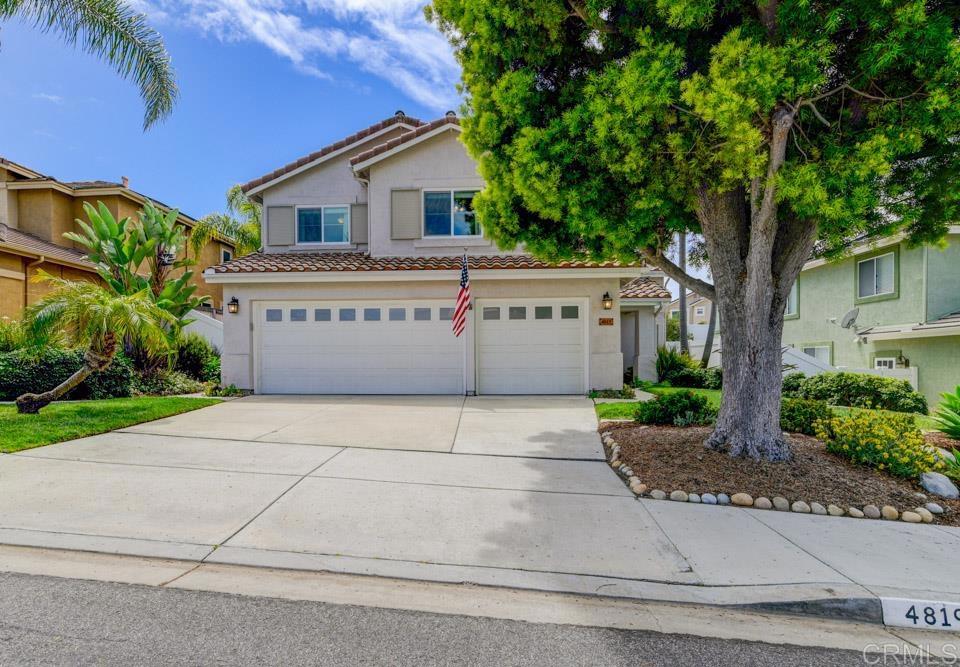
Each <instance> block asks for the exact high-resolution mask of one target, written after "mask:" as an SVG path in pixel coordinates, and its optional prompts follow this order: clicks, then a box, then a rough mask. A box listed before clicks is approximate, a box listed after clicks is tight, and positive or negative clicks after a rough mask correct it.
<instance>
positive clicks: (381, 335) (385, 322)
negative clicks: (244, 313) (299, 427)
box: [251, 299, 466, 395]
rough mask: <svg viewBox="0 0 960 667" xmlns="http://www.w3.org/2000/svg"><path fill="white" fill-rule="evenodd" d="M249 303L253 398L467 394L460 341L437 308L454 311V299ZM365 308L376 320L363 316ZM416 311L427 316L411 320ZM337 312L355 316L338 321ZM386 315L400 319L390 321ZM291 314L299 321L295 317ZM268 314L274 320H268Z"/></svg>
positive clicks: (462, 341)
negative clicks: (266, 395) (272, 395)
mask: <svg viewBox="0 0 960 667" xmlns="http://www.w3.org/2000/svg"><path fill="white" fill-rule="evenodd" d="M252 306H253V307H252V309H251V313H252V314H253V350H254V360H253V371H254V390H255V391H256V392H257V393H287V394H291V393H293V394H296V393H303V394H459V395H463V394H464V393H465V379H466V372H465V359H464V358H465V349H466V347H465V341H464V339H463V338H462V337H461V338H459V339H458V338H455V337H454V335H453V333H452V332H451V321H450V320H448V319H441V318H440V309H450V311H452V310H453V306H454V302H453V300H452V299H349V300H343V299H337V300H331V299H318V300H313V299H311V300H264V301H256V302H254V303H253V304H252ZM368 309H369V310H370V311H371V313H370V314H371V316H373V315H377V319H366V318H365V310H368ZM417 309H423V310H426V311H429V319H428V320H418V319H416V317H417V313H416V310H417ZM341 310H344V311H348V312H349V311H352V314H353V316H354V318H355V319H353V320H343V319H341V318H340V311H341ZM391 310H395V311H396V312H395V315H396V316H397V317H399V316H401V315H402V316H403V319H402V320H401V319H397V320H392V319H391ZM401 310H402V311H403V312H402V313H401V312H399V311H401ZM293 311H297V312H296V315H297V317H303V318H304V319H298V320H294V319H293V314H294V313H293ZM374 311H376V312H374ZM268 313H269V316H270V317H278V318H279V319H278V320H276V321H273V322H271V321H269V319H270V318H269V317H268ZM421 313H422V311H421ZM271 346H272V349H271Z"/></svg>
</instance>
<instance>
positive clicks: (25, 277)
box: [23, 255, 47, 308]
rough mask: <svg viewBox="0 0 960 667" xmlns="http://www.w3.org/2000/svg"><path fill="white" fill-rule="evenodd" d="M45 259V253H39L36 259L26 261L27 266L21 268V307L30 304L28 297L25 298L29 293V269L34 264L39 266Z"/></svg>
mask: <svg viewBox="0 0 960 667" xmlns="http://www.w3.org/2000/svg"><path fill="white" fill-rule="evenodd" d="M45 261H47V258H46V256H45V255H40V257H39V258H37V259H36V260H34V261H32V262H30V263H28V264H27V266H26V267H25V268H24V269H23V307H24V308H26V307H27V306H29V305H30V303H29V301H28V298H27V297H28V296H29V295H30V292H29V285H30V269H31V268H33V267H34V266H39V265H41V264H43V263H44V262H45Z"/></svg>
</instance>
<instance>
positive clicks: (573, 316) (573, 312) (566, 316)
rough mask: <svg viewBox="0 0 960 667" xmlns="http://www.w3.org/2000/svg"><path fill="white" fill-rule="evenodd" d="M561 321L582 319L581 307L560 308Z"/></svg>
mask: <svg viewBox="0 0 960 667" xmlns="http://www.w3.org/2000/svg"><path fill="white" fill-rule="evenodd" d="M560 319H562V320H578V319H580V306H560Z"/></svg>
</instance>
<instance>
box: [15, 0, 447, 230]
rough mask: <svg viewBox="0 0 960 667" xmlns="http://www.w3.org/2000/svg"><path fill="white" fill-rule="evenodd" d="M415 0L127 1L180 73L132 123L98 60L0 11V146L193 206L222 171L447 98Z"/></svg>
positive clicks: (126, 86)
mask: <svg viewBox="0 0 960 667" xmlns="http://www.w3.org/2000/svg"><path fill="white" fill-rule="evenodd" d="M423 4H424V3H423V2H422V1H421V0H300V1H294V0H137V1H136V6H137V7H138V8H139V9H140V10H141V11H143V12H145V13H146V14H147V15H148V16H149V17H150V20H151V23H152V25H153V26H154V27H155V28H156V29H157V30H158V31H159V32H160V33H161V34H162V35H163V37H164V40H165V42H166V44H167V49H168V50H169V52H170V54H171V56H172V59H173V64H174V67H175V69H176V72H177V78H178V83H179V85H180V101H179V103H178V104H177V107H176V109H175V110H174V113H173V115H172V116H171V117H170V118H169V119H168V120H167V121H166V122H164V123H162V124H161V125H158V126H155V127H154V128H153V129H151V130H149V131H147V132H146V133H144V132H143V131H142V129H141V124H142V119H143V106H142V104H141V102H140V99H139V97H138V94H137V90H136V88H135V87H134V86H133V85H132V84H131V83H129V82H127V81H124V80H123V79H121V78H120V77H119V76H117V75H116V74H114V72H113V70H112V69H111V68H110V67H109V66H107V65H105V64H104V63H102V62H100V61H98V60H96V59H94V58H92V57H90V56H87V55H85V54H84V53H82V52H81V51H79V50H77V49H74V48H72V47H69V46H66V45H64V44H62V43H61V42H60V41H59V40H58V39H57V37H56V36H54V35H46V34H42V33H40V32H39V31H37V30H35V29H33V28H32V27H30V26H28V25H24V24H20V23H16V22H12V23H6V24H0V155H2V156H4V157H7V158H9V159H11V160H13V161H16V162H20V163H22V164H24V165H26V166H29V167H31V168H33V169H36V170H38V171H41V172H43V173H45V174H49V175H51V176H54V177H56V178H58V179H60V180H92V179H104V180H112V181H119V180H120V177H121V176H128V177H129V178H130V185H131V187H132V188H134V189H136V190H138V191H140V192H142V193H144V194H146V195H149V196H151V197H154V198H156V199H158V200H160V201H163V202H165V203H167V204H170V205H171V206H176V207H178V208H180V209H181V210H182V211H184V212H185V213H187V214H189V215H193V216H195V217H199V216H201V215H204V214H206V213H210V212H212V211H216V210H220V209H222V207H223V194H224V192H225V191H226V189H227V188H228V187H229V186H230V185H232V184H234V183H239V182H243V181H246V180H249V179H251V178H255V177H257V176H260V175H261V174H263V173H266V172H268V171H271V170H273V169H275V168H277V167H279V166H281V165H283V164H285V163H286V162H288V161H290V160H293V159H296V158H298V157H300V156H302V155H305V154H306V153H309V152H310V151H312V150H315V149H317V148H319V147H321V146H323V145H325V144H328V143H330V142H333V141H336V140H337V139H339V138H341V137H343V136H345V135H347V134H350V133H352V132H354V131H356V130H358V129H361V128H363V127H366V126H367V125H369V124H371V123H373V122H376V121H378V120H381V119H382V118H386V117H388V116H390V115H392V114H393V113H394V111H396V110H397V109H403V110H404V111H405V112H406V113H407V114H409V115H412V116H417V117H420V118H428V119H429V118H434V117H439V116H441V115H443V112H444V111H446V110H447V109H456V108H457V106H458V104H459V97H458V95H457V92H456V84H457V81H458V80H459V70H458V69H457V66H456V63H455V61H454V60H453V57H452V55H451V51H450V48H449V45H448V44H447V43H446V40H445V39H444V38H443V37H442V36H441V35H440V34H439V33H438V32H437V31H436V30H434V28H433V27H432V26H429V25H427V24H426V22H425V21H424V19H423V16H422V11H421V8H422V6H423Z"/></svg>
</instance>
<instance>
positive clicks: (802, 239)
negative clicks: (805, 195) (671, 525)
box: [697, 187, 816, 461]
mask: <svg viewBox="0 0 960 667" xmlns="http://www.w3.org/2000/svg"><path fill="white" fill-rule="evenodd" d="M764 201H768V202H769V201H772V197H769V196H768V195H767V194H766V193H764V194H763V195H760V194H759V189H758V188H756V187H754V188H751V191H750V192H749V193H747V192H746V191H744V190H743V189H736V190H732V191H729V192H723V193H716V192H713V191H710V190H709V189H708V188H706V187H704V188H703V189H702V190H701V191H700V193H699V202H698V207H697V214H698V218H699V220H700V223H701V228H702V229H703V236H704V241H705V243H706V245H707V254H708V256H709V257H710V267H711V271H712V273H713V277H714V287H715V291H716V299H715V301H714V307H715V308H716V312H717V314H718V316H719V317H720V318H721V319H722V320H723V359H722V367H723V397H722V400H721V405H720V412H719V414H718V416H717V423H716V427H715V429H714V431H713V433H712V434H711V435H710V437H709V438H708V439H707V441H706V443H705V444H706V446H707V447H709V448H711V449H716V450H723V451H727V452H728V453H729V454H730V455H731V456H735V457H737V456H749V457H750V458H753V459H756V460H761V459H764V460H768V461H785V460H788V459H789V458H790V447H789V444H788V442H787V440H786V438H785V437H784V435H783V432H782V431H781V429H780V389H781V381H782V377H781V365H782V356H781V354H782V352H781V334H782V332H783V312H784V307H785V305H786V299H787V297H788V295H789V292H790V288H791V287H792V286H793V283H794V281H795V280H796V277H797V275H798V274H799V272H800V268H801V267H802V266H803V262H804V261H806V259H807V258H809V256H810V252H811V251H812V249H813V240H814V236H815V234H814V232H815V230H816V225H815V223H813V222H809V221H800V220H779V219H777V217H776V214H775V212H773V213H772V214H771V213H770V212H769V211H759V210H758V208H760V207H763V206H764V204H763V203H762V202H764Z"/></svg>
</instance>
